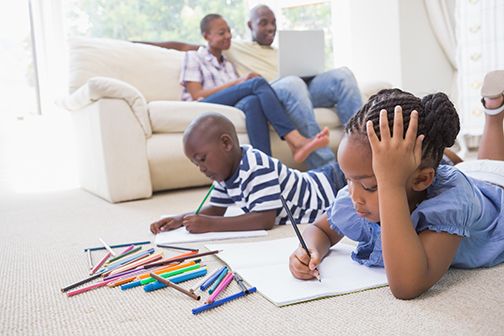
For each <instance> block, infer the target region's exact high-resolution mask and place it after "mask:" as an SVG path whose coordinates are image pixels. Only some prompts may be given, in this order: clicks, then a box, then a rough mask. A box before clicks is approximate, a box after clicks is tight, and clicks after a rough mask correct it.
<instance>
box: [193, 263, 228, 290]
mask: <svg viewBox="0 0 504 336" xmlns="http://www.w3.org/2000/svg"><path fill="white" fill-rule="evenodd" d="M226 269H227V266H222V267H221V268H220V269H219V271H217V272H215V274H214V275H212V276H211V277H208V278H207V280H206V281H205V282H203V284H202V285H201V287H200V289H201V291H205V290H206V289H207V288H208V287H209V286H210V285H211V284H212V283H213V282H214V281H215V279H217V278H218V277H219V275H220V274H221V273H222V272H224V270H226Z"/></svg>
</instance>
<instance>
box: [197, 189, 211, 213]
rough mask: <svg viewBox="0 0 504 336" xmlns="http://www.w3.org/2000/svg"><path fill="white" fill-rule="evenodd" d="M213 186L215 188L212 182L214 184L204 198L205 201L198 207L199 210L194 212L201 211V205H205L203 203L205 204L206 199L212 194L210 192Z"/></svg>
mask: <svg viewBox="0 0 504 336" xmlns="http://www.w3.org/2000/svg"><path fill="white" fill-rule="evenodd" d="M213 188H214V185H213V184H212V186H211V187H210V190H208V192H207V194H206V196H205V198H203V202H201V204H200V206H199V207H198V210H196V212H195V213H194V214H196V215H197V214H198V213H199V211H200V210H201V207H202V206H203V204H205V201H206V200H207V198H208V196H210V193H211V192H212V190H213Z"/></svg>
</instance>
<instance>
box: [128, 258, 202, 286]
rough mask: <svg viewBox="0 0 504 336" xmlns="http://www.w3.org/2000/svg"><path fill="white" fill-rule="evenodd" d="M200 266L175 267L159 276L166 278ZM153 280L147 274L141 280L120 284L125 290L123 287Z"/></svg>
mask: <svg viewBox="0 0 504 336" xmlns="http://www.w3.org/2000/svg"><path fill="white" fill-rule="evenodd" d="M200 267H201V265H200V264H196V265H190V266H187V267H184V268H180V269H176V270H173V271H170V272H166V273H161V274H160V276H161V277H163V278H168V277H172V276H175V275H177V274H181V273H186V272H189V271H192V270H195V269H198V268H200ZM155 281H156V280H154V278H151V277H150V276H149V277H148V278H144V279H142V280H137V281H132V282H129V283H126V284H123V285H121V289H122V290H125V289H129V288H133V287H138V286H143V285H147V284H150V283H152V282H155Z"/></svg>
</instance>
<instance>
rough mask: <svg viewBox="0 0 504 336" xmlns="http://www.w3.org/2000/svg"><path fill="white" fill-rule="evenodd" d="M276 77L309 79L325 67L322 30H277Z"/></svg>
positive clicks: (321, 71)
mask: <svg viewBox="0 0 504 336" xmlns="http://www.w3.org/2000/svg"><path fill="white" fill-rule="evenodd" d="M277 34H278V77H279V78H282V77H285V76H299V77H301V78H302V79H304V80H309V79H311V78H313V77H314V76H316V75H318V74H321V73H323V72H324V69H325V50H324V47H325V44H324V31H323V30H279V31H277Z"/></svg>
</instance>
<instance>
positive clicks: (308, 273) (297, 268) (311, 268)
mask: <svg viewBox="0 0 504 336" xmlns="http://www.w3.org/2000/svg"><path fill="white" fill-rule="evenodd" d="M309 250H310V254H311V259H310V258H309V257H308V254H306V251H305V250H304V249H303V248H302V247H301V246H299V247H298V248H297V249H296V250H295V251H294V252H292V254H291V255H290V257H289V269H290V271H291V273H292V275H293V276H294V277H295V278H296V279H301V280H309V279H313V278H315V277H316V276H317V274H318V271H317V270H316V269H315V268H316V267H317V266H318V265H319V264H320V255H319V254H318V252H317V251H314V250H312V249H309Z"/></svg>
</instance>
